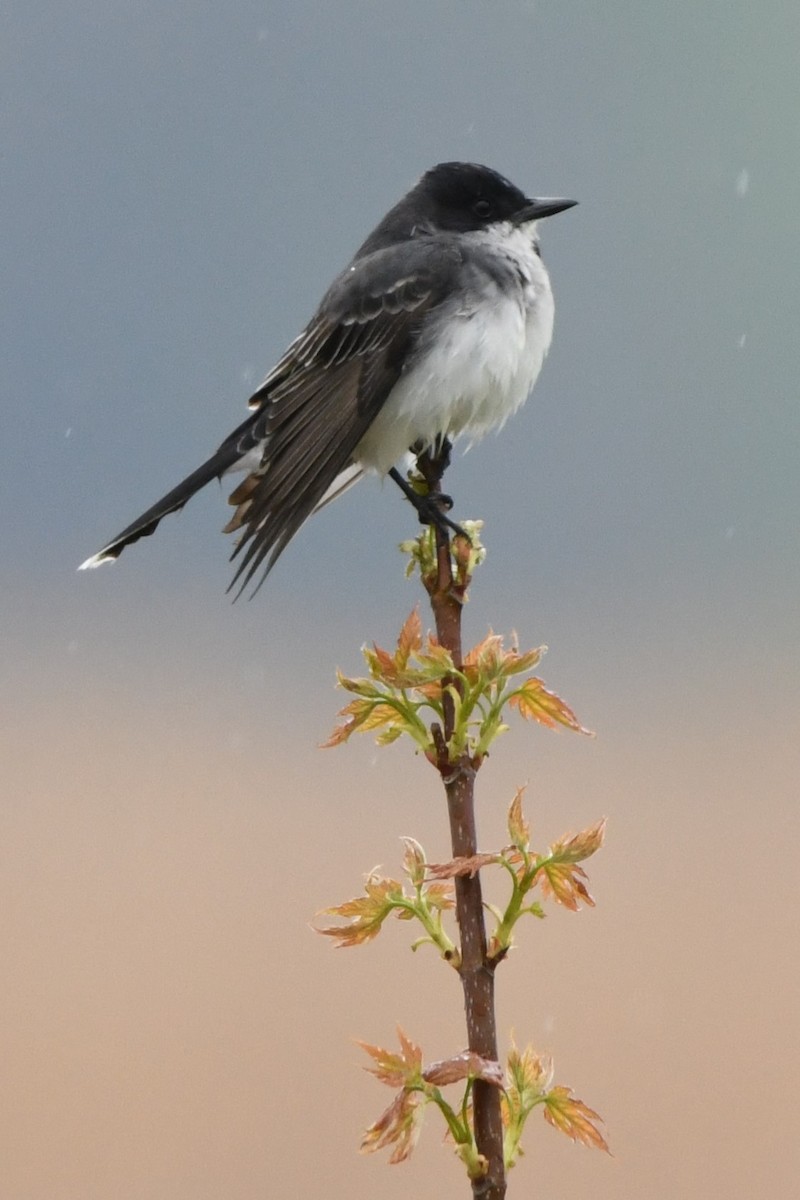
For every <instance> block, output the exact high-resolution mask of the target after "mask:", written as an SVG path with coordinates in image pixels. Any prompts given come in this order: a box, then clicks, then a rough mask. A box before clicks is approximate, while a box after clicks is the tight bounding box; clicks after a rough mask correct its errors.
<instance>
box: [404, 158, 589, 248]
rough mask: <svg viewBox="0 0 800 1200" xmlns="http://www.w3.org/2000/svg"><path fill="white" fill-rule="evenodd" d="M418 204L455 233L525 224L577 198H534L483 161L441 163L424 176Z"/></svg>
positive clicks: (568, 205)
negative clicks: (496, 225)
mask: <svg viewBox="0 0 800 1200" xmlns="http://www.w3.org/2000/svg"><path fill="white" fill-rule="evenodd" d="M411 195H412V196H415V199H416V200H417V203H418V204H419V205H420V206H422V207H423V208H424V209H425V210H427V212H428V213H429V214H430V217H431V220H432V223H433V224H434V225H435V226H436V228H438V229H442V230H448V231H452V232H454V233H466V232H467V231H468V230H477V229H485V228H487V227H488V226H489V225H494V224H495V223H497V222H499V221H510V222H512V224H514V225H522V224H524V223H525V222H526V221H536V220H539V219H540V218H542V217H549V216H551V215H553V214H554V213H557V212H561V211H562V210H563V209H565V208H571V207H572V205H573V204H575V203H576V202H575V201H574V200H532V199H530V198H529V197H528V196H526V195H525V193H524V192H521V191H520V190H519V188H518V187H515V186H514V184H513V183H511V182H510V181H509V180H508V179H505V178H504V177H503V176H502V175H500V174H498V172H497V171H493V170H492V169H491V168H490V167H483V166H481V165H480V164H479V163H461V162H448V163H439V165H438V166H436V167H432V168H431V170H430V171H426V173H425V174H424V175H423V176H422V179H421V180H420V181H419V183H418V184H417V186H416V188H415V189H414V191H413V192H412V193H411Z"/></svg>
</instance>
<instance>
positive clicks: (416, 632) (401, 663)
mask: <svg viewBox="0 0 800 1200" xmlns="http://www.w3.org/2000/svg"><path fill="white" fill-rule="evenodd" d="M421 648H422V621H421V620H420V615H419V608H414V609H412V611H411V612H410V613H409V615H408V617H406V620H405V624H404V625H403V628H402V629H401V630H400V636H399V637H398V639H397V652H396V654H395V656H394V657H395V662H396V663H397V666H398V667H399V668H400V670H401V671H402V670H404V669H405V667H406V666H407V665H408V660H409V658H410V656H411V655H412V654H413V653H415V652H416V651H417V650H420V649H421Z"/></svg>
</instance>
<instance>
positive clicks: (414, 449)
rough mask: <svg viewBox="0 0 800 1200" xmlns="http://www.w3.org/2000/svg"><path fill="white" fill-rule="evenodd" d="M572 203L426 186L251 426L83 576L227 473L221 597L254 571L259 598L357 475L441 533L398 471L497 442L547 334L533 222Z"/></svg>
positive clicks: (367, 247)
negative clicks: (466, 443)
mask: <svg viewBox="0 0 800 1200" xmlns="http://www.w3.org/2000/svg"><path fill="white" fill-rule="evenodd" d="M575 203H576V201H574V200H557V199H538V200H535V199H530V198H528V197H527V196H525V195H524V193H523V192H521V191H520V190H519V188H517V187H515V186H514V185H513V184H512V183H510V182H509V181H508V180H507V179H504V178H503V176H502V175H499V174H497V172H496V171H493V170H491V169H490V168H489V167H484V166H479V165H478V164H475V163H460V162H450V163H440V164H439V165H438V166H436V167H433V168H432V169H431V170H429V171H427V172H426V173H425V174H424V175H423V176H422V178H421V179H420V180H419V182H418V183H417V184H416V186H415V187H413V188H412V189H411V191H410V192H408V194H407V195H406V196H404V197H403V199H402V200H400V201H399V203H397V204H396V205H395V206H394V208H392V209H390V210H389V212H388V213H387V214H386V216H385V217H384V218H383V220H382V221H381V222H380V223H379V224H378V226H377V227H376V228H375V229H374V230H373V232H372V233H371V234H370V235H369V237H368V238H367V240H366V241H365V242H364V243H363V245H362V246H361V248H360V249H359V250H358V251H357V252H356V254H355V256H354V257H353V259H352V261H351V262H350V264H349V265H348V266H347V267H345V269H344V271H342V273H341V274H340V275H338V276H337V278H336V279H334V281H333V283H332V284H331V286H330V288H329V289H328V291H327V292H326V293H325V295H324V296H323V298H322V302H321V303H320V305H319V308H318V309H317V311H316V312H315V314H314V316H313V317H312V318H311V320H310V321H309V323H308V325H307V326H306V328H305V329H304V330H303V332H302V333H301V334H300V335H299V337H297V338H295V340H294V341H293V342H292V343H291V345H290V346H289V348H288V350H287V351H286V353H285V354H284V355H283V357H282V358H281V359H280V361H279V362H278V364H277V365H276V366H275V367H273V369H272V370H271V371H270V373H269V374H268V375H267V377H266V379H265V380H264V382H263V383H262V384H261V386H260V387H259V388H258V390H257V391H256V392H255V393H254V394H253V396H252V397H251V398H250V401H249V407H250V408H251V409H252V410H253V411H252V413H251V415H250V416H249V417H248V418H247V420H246V421H244V422H243V423H242V424H241V425H240V426H239V427H238V428H237V429H235V430H234V431H233V433H232V434H231V435H230V436H229V437H227V438H226V439H225V441H224V442H223V443H222V445H221V446H220V447H219V449H218V450H217V451H216V452H215V453H214V454H212V456H211V457H210V458H209V459H207V461H206V462H204V463H203V464H202V466H200V467H198V468H197V470H196V471H193V472H192V473H191V475H188V476H187V478H186V479H184V480H183V481H182V482H181V483H179V484H178V485H177V487H174V488H173V489H172V491H170V492H168V493H167V495H166V496H164V497H163V498H162V499H161V500H159V501H158V502H157V503H156V504H154V505H153V506H152V507H151V508H148V509H147V511H146V512H144V513H142V515H141V516H140V517H138V518H137V520H135V521H134V522H133V523H132V524H130V525H128V527H127V528H126V529H123V531H122V533H120V534H118V535H117V537H115V538H113V539H112V541H110V542H109V543H108V544H107V545H106V546H104V547H103V549H102V550H100V551H99V552H98V553H97V554H95V555H93V556H92V557H91V558H89V559H87V560H86V562H85V563H83V564H82V568H84V567H96V566H99V565H100V563H103V562H108V561H110V560H113V559H115V558H118V557H119V555H120V554H121V553H122V551H123V550H124V549H125V547H126V546H128V545H129V544H130V543H131V542H135V541H137V540H138V539H139V538H141V537H146V536H148V535H149V534H151V533H153V531H154V530H155V528H156V526H157V525H158V523H159V521H160V520H161V518H162V517H165V516H166V515H167V514H168V513H172V512H176V511H177V510H178V509H180V508H183V506H184V504H185V503H186V501H187V500H189V499H190V498H191V497H192V496H193V495H194V494H195V492H197V491H199V490H200V488H202V487H204V486H205V485H206V484H207V483H209V482H210V481H211V480H212V479H218V478H220V477H221V476H222V475H224V474H227V473H228V472H229V471H241V470H243V471H244V472H245V478H244V480H243V481H242V482H241V483H240V484H239V485H238V487H236V488H235V489H234V491H233V492H232V493H231V496H230V500H229V502H230V503H231V504H232V505H234V506H235V512H234V515H233V517H232V518H231V520H230V521H229V522H228V524H227V526H226V527H225V531H226V532H232V531H234V530H240V531H241V533H240V536H239V539H238V541H237V544H236V547H235V549H234V551H233V554H232V556H231V557H232V559H236V558H238V566H237V570H236V573H235V575H234V578H233V580H232V582H231V585H230V586H231V587H233V586H235V585H236V584H237V583H239V585H240V589H241V588H243V587H245V586H246V585H247V584H248V582H249V581H250V580H252V579H253V577H254V575H255V574H256V573H257V572H258V571H259V570H261V572H262V575H261V579H260V581H259V583H258V586H259V587H260V586H261V583H263V580H264V578H265V577H266V575H267V573H268V572H269V571H270V570H271V568H272V567H273V566H274V564H275V562H276V560H277V558H278V556H279V555H280V554H281V552H282V551H283V550H284V549H285V547H286V546H287V544H288V543H289V541H290V539H291V538H292V537H293V536H294V534H295V533H296V532H297V530H298V529H299V528H300V526H301V525H302V524H303V522H304V521H305V520H306V519H307V518H308V517H309V516H310V515H311V514H312V513H313V512H314V511H316V510H317V509H319V508H321V507H322V506H323V505H324V504H326V503H328V501H329V500H331V499H333V498H334V497H336V496H338V495H340V494H341V493H342V492H343V491H344V490H345V489H346V488H348V487H349V486H350V485H351V484H352V483H354V482H355V481H356V480H357V479H359V478H360V477H361V476H362V475H363V474H364V473H365V472H375V473H377V474H379V475H386V474H389V475H391V476H392V478H394V479H395V481H396V482H397V483H399V484H400V486H401V487H402V488H403V490H404V492H405V493H406V495H407V496H408V498H409V499H410V500H412V502H414V503H415V504H416V505H417V507H418V510H420V515H421V517H422V519H423V520H429V521H430V520H433V521H436V522H438V521H440V520H441V521H444V522H445V523H446V524H448V525H451V527H452V523H451V522H449V520H447V518H446V517H444V516H443V514H442V511H441V509H439V510H438V515H437V510H436V508H435V507H431V506H430V505H428V506H427V507H424V505H425V501H424V498H420V497H419V496H418V494H417V493H416V492H415V491H414V490H413V489H412V488H410V487H409V485H408V484H407V482H406V480H405V478H404V477H403V475H402V474H401V473H400V472H399V471H398V470H397V463H398V462H400V461H402V460H403V458H404V456H406V455H407V453H408V452H409V451H411V453H412V454H414V455H419V454H420V453H422V451H424V450H427V449H430V448H433V447H441V446H443V445H445V444H446V443H449V441H451V440H452V439H454V438H455V437H457V436H458V435H459V434H467V435H469V436H470V437H471V438H472V439H473V440H474V439H476V438H478V437H480V436H481V435H483V434H484V433H486V432H487V431H488V430H490V429H495V428H499V427H500V426H501V425H502V424H503V423H504V422H505V421H506V419H507V418H508V417H509V416H510V415H511V414H512V413H513V412H515V411H516V410H517V409H518V408H519V406H520V405H521V404H522V403H523V401H524V400H525V399H526V397H527V395H528V393H529V392H530V390H531V388H532V387H533V384H534V383H535V381H536V377H537V376H538V374H539V370H540V368H541V365H542V362H543V360H544V357H545V355H546V353H547V350H548V348H549V346H550V340H551V338H552V334H553V294H552V291H551V290H550V280H549V277H548V274H547V271H546V269H545V267H544V264H543V263H542V260H541V258H540V255H539V242H538V235H537V228H536V222H537V221H539V220H541V219H542V218H543V217H549V216H552V215H553V214H554V213H558V212H562V211H563V210H564V209H567V208H571V207H572V206H573V205H574V204H575Z"/></svg>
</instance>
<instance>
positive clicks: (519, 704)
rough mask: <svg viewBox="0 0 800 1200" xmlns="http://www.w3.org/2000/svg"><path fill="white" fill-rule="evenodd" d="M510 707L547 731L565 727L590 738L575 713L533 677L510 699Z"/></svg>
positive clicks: (589, 733)
mask: <svg viewBox="0 0 800 1200" xmlns="http://www.w3.org/2000/svg"><path fill="white" fill-rule="evenodd" d="M510 703H511V705H512V707H514V708H518V709H519V712H520V715H521V716H523V717H525V718H526V720H528V721H538V722H539V724H540V725H546V726H547V728H548V729H555V728H556V727H557V726H558V725H565V726H566V727H567V728H568V729H574V730H575V732H576V733H585V734H587V735H588V736H590V737H592V736H593V735H592V733H591V730H589V729H584V727H583V726H582V725H581V724H580V722H579V721H578V718H577V717H576V716H575V713H574V712H573V711H572V709H571V708H570V707H569V705H568V704H566V703H565V702H564V701H563V700H562V699H561V698H560V697H559V696H557V695H556V694H555V692H551V691H548V689H547V688H546V687H545V686H544V682H543V680H541V679H538V678H536V676H534V677H533V678H532V679H526V680H525V682H524V683H523V684H522V686H521V687H519V688H518V689H517V691H516V692H515V693H514V695H513V696H512V697H511V699H510Z"/></svg>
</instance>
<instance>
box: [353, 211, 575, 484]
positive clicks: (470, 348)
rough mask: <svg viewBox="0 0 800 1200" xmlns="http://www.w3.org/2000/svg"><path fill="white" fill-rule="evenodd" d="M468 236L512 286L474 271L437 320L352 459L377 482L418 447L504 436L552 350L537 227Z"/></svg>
mask: <svg viewBox="0 0 800 1200" xmlns="http://www.w3.org/2000/svg"><path fill="white" fill-rule="evenodd" d="M468 236H470V237H472V238H474V239H475V241H476V243H477V244H479V245H480V244H481V243H482V244H483V245H484V246H485V248H486V249H487V250H491V252H492V254H493V255H501V256H502V258H503V260H504V264H505V266H507V267H508V272H507V274H508V278H509V279H511V280H512V281H513V286H512V287H511V288H510V289H509V287H508V285H507V283H505V284H504V285H503V286H502V287H501V286H500V285H499V284H498V282H497V279H496V278H495V277H493V276H492V275H490V274H488V273H485V272H483V273H481V272H477V273H476V279H475V282H474V286H471V287H470V289H469V291H468V292H467V294H466V295H465V296H462V297H461V298H460V299H459V301H458V302H455V301H454V302H452V303H451V304H450V305H449V306H442V308H441V309H440V310H438V311H437V313H436V314H435V316H434V314H432V317H431V319H430V320H429V323H428V326H427V328H426V330H424V331H423V334H422V337H421V339H420V345H419V348H418V353H417V355H416V357H415V360H414V363H413V365H412V366H411V368H410V369H409V370H408V371H406V372H405V373H404V374H403V375H402V376H401V378H400V380H399V381H398V383H397V384H396V385H395V387H394V388H393V390H392V392H391V394H390V395H389V397H388V399H387V401H386V403H385V404H384V406H383V408H382V409H381V411H380V413H379V414H378V416H377V417H376V419H375V421H374V422H373V423H372V425H371V426H370V429H369V430H368V432H367V434H366V435H365V437H364V438H363V439H362V441H361V442H360V444H359V446H358V448H357V451H356V454H355V458H356V461H357V462H359V463H360V464H361V465H362V466H364V467H368V468H371V469H373V470H377V471H379V472H381V474H385V472H386V471H388V470H389V468H390V467H391V466H393V465H394V464H395V463H396V462H397V461H398V460H399V459H400V458H401V456H402V455H403V454H404V453H405V452H406V451H407V450H408V448H409V447H410V446H412V445H414V443H415V442H417V441H421V442H423V443H425V444H431V443H432V442H434V441H435V439H436V438H437V437H439V436H441V435H447V436H448V437H450V438H451V439H452V438H455V437H457V436H458V435H459V434H462V433H463V434H467V435H469V436H470V437H471V438H472V440H473V441H474V440H476V439H477V438H480V437H482V436H483V434H485V433H486V432H488V431H489V430H490V429H499V428H500V427H501V426H502V425H503V424H504V423H505V421H506V420H507V419H508V417H510V416H511V414H512V413H514V412H516V410H517V409H518V408H519V407H520V405H521V404H522V403H523V402H524V401H525V399H526V398H527V396H528V393H529V392H530V390H531V388H532V387H533V385H534V383H535V382H536V377H537V376H538V374H539V371H540V369H541V366H542V362H543V361H544V357H545V355H546V354H547V351H548V349H549V347H550V341H551V338H552V336H553V293H552V291H551V289H550V280H549V277H548V274H547V271H546V269H545V267H544V265H543V263H542V261H541V259H540V258H539V256H538V254H537V253H536V250H535V240H534V238H535V233H534V230H533V227H532V226H530V225H528V226H523V227H522V228H514V227H511V226H504V227H502V228H500V229H493V230H489V231H487V232H485V233H476V234H472V235H468ZM426 343H427V344H426Z"/></svg>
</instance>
